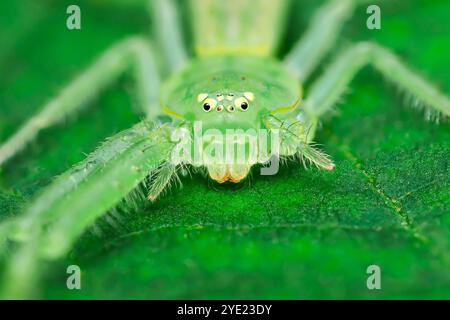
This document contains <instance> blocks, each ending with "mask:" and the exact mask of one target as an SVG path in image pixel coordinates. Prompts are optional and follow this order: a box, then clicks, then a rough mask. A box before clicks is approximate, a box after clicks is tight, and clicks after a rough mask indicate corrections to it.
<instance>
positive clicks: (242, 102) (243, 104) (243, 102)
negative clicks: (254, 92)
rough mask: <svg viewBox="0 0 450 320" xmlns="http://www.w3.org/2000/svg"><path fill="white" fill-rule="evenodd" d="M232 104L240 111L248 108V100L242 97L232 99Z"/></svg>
mask: <svg viewBox="0 0 450 320" xmlns="http://www.w3.org/2000/svg"><path fill="white" fill-rule="evenodd" d="M234 106H235V107H236V108H237V109H239V110H241V111H247V110H248V101H247V99H245V98H244V97H241V98H237V99H236V100H235V101H234Z"/></svg>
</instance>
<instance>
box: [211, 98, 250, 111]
mask: <svg viewBox="0 0 450 320" xmlns="http://www.w3.org/2000/svg"><path fill="white" fill-rule="evenodd" d="M225 108H226V109H227V111H228V112H234V111H235V110H236V109H237V110H240V111H247V110H248V100H247V99H246V98H244V97H240V98H236V99H235V100H234V102H233V104H231V105H228V106H226V107H225V106H223V105H222V104H219V102H218V101H217V100H216V99H213V98H207V99H205V101H203V111H205V112H210V111H212V110H214V109H216V110H217V111H219V112H220V111H222V110H223V109H225Z"/></svg>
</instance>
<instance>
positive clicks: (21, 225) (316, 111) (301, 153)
mask: <svg viewBox="0 0 450 320" xmlns="http://www.w3.org/2000/svg"><path fill="white" fill-rule="evenodd" d="M364 2H366V1H363V0H330V1H328V2H326V3H325V4H324V5H323V6H322V7H321V8H320V9H319V10H318V12H317V13H316V14H315V15H314V17H313V19H312V23H311V25H310V26H309V28H308V29H307V30H306V32H305V33H304V35H303V36H302V38H301V39H300V40H299V41H298V42H297V43H296V44H295V45H294V46H293V48H292V50H291V51H290V52H289V54H288V55H287V56H286V57H284V58H283V59H282V61H279V60H277V59H276V58H275V57H274V56H273V54H274V51H275V49H276V47H277V44H278V42H279V40H280V39H281V34H282V31H283V21H284V20H285V14H286V12H287V10H288V8H289V7H288V6H289V1H288V0H279V1H273V0H246V1H244V0H235V1H234V0H228V1H219V0H190V1H189V9H190V17H191V21H192V31H193V38H194V49H195V53H196V57H192V58H191V59H188V57H187V54H186V51H185V48H184V47H183V45H182V43H183V41H182V36H181V32H180V29H179V23H178V19H177V7H176V5H175V4H174V3H172V1H168V0H154V1H150V5H151V8H152V10H151V11H152V13H153V17H152V19H153V21H154V24H155V25H157V26H160V27H159V28H156V29H157V30H156V31H157V43H158V44H159V46H158V47H157V49H158V51H159V52H162V53H163V56H164V58H165V60H166V62H167V66H168V67H167V68H166V70H163V72H161V70H160V69H159V68H158V66H157V64H156V62H155V56H156V53H155V49H154V48H156V47H152V45H151V43H150V42H149V41H148V40H147V39H145V38H143V37H140V36H135V37H132V38H128V39H125V40H123V41H121V42H120V43H118V44H116V45H114V46H113V47H112V48H110V49H109V50H108V51H107V52H105V53H104V54H103V55H102V56H101V57H100V58H99V59H98V60H97V61H96V62H94V63H93V64H92V66H91V67H89V68H88V69H87V70H86V71H84V72H83V73H82V74H81V75H80V76H79V77H78V78H77V79H75V80H74V81H73V82H71V83H70V84H69V85H68V86H66V87H65V88H64V89H63V90H62V91H61V92H60V94H59V95H57V96H56V97H55V98H54V99H52V100H50V101H49V102H48V104H46V105H45V106H44V107H43V108H42V110H41V111H40V112H39V113H38V114H37V115H35V116H33V117H32V118H31V119H30V120H29V121H28V122H27V123H26V124H25V125H24V126H23V127H21V128H20V129H19V130H18V132H17V133H15V134H14V135H13V136H12V137H11V138H10V139H9V140H8V141H6V143H5V144H3V145H2V146H1V147H0V166H1V165H2V164H3V163H5V162H6V161H7V160H9V159H10V158H12V157H13V156H14V155H16V154H17V153H18V152H19V151H20V150H21V149H23V148H24V147H25V146H26V145H27V143H29V142H30V141H31V140H33V139H34V138H35V137H36V136H37V134H38V133H39V131H40V130H42V129H44V128H47V127H49V126H52V125H54V124H55V123H57V122H59V121H61V120H62V119H64V118H65V117H67V116H69V115H72V114H74V113H76V112H79V111H80V109H81V108H82V106H85V105H88V102H89V99H90V98H92V96H94V95H96V94H98V93H99V92H100V91H101V90H102V89H104V88H105V87H106V86H108V85H110V84H111V83H112V82H113V81H114V80H115V79H117V78H118V77H119V75H121V74H122V73H123V72H125V71H127V70H128V69H130V68H132V69H133V70H134V71H135V74H136V83H137V92H138V95H139V98H140V102H141V106H142V111H143V113H145V114H146V116H147V119H146V120H144V121H142V122H141V123H139V124H137V125H135V126H134V127H132V128H131V129H128V130H125V131H123V132H121V133H119V134H117V135H115V136H113V137H111V138H109V139H108V140H107V141H106V142H105V143H103V144H102V145H101V146H100V147H99V148H98V149H97V150H96V151H95V152H93V153H92V154H91V155H89V156H88V157H87V159H85V160H84V161H82V162H81V163H79V164H77V165H76V166H75V167H73V168H72V169H69V170H68V171H67V172H65V173H63V174H62V175H61V176H59V177H58V178H57V179H56V180H55V181H54V182H53V183H52V184H50V185H49V186H48V187H46V188H45V189H44V190H43V191H42V192H41V193H40V195H38V196H37V197H36V198H35V199H34V200H33V201H32V202H31V203H30V204H29V205H28V206H27V207H26V209H25V211H24V212H23V214H22V215H19V216H18V217H16V218H13V219H11V220H9V221H5V222H3V223H2V224H0V241H1V240H5V239H10V240H12V241H14V242H17V243H19V244H20V245H17V250H16V252H15V255H14V256H13V257H12V259H10V260H11V261H10V262H9V264H8V266H7V268H6V274H5V279H6V281H5V282H4V283H5V284H6V285H5V286H6V288H4V291H5V292H6V293H7V294H9V296H11V295H12V296H14V295H17V296H20V295H22V294H24V292H25V291H26V290H25V289H24V288H20V286H19V288H18V287H17V286H16V285H15V283H16V282H17V281H19V279H20V282H22V283H23V282H26V281H27V280H26V279H28V281H29V282H30V283H32V282H33V281H32V277H33V275H32V273H31V272H28V271H27V270H31V269H33V265H34V264H35V263H37V262H36V261H41V260H50V259H57V258H59V257H61V256H63V255H64V254H66V253H67V252H68V250H70V248H71V246H72V244H73V242H74V241H75V240H76V239H77V238H78V237H79V236H80V234H81V233H82V232H83V231H84V230H85V229H86V228H87V227H88V226H90V225H91V224H92V223H93V222H94V221H95V220H96V219H97V218H99V217H100V216H102V215H103V214H104V213H106V212H107V211H108V210H110V209H111V208H113V207H115V206H117V205H118V204H119V203H120V202H121V201H125V202H127V204H128V205H133V204H134V203H135V199H134V198H133V197H139V196H141V195H140V194H139V193H133V192H132V191H133V190H136V188H138V187H139V186H144V187H145V188H146V190H147V191H148V192H147V194H146V195H145V196H146V197H148V198H149V199H150V200H155V199H156V198H157V197H158V196H159V195H160V194H161V193H162V192H163V191H164V190H165V189H167V188H168V186H169V185H170V184H171V182H173V181H174V180H175V181H176V180H178V174H179V172H181V171H184V170H185V168H186V167H187V166H191V167H195V168H206V172H207V173H208V174H209V176H210V177H211V178H212V179H213V180H215V181H217V182H219V183H224V182H227V181H228V182H235V183H237V182H240V181H242V180H243V179H245V178H246V177H247V176H248V174H249V172H250V169H251V167H252V166H254V165H256V164H260V165H269V164H271V163H272V162H273V161H276V160H277V159H279V158H281V159H283V158H299V159H301V160H303V161H305V160H306V161H309V162H311V163H313V164H314V165H316V166H317V167H319V168H323V169H327V170H331V169H333V168H334V164H333V162H332V161H331V160H330V158H329V157H328V156H327V155H326V154H325V153H324V152H322V151H321V150H319V149H317V148H316V147H315V146H314V144H313V139H314V134H315V131H316V128H317V124H318V121H319V119H320V118H321V117H322V116H323V115H325V114H326V113H327V112H329V111H330V110H332V108H333V107H334V105H335V104H336V103H337V102H338V100H339V98H340V97H341V95H342V93H343V92H344V91H345V89H346V87H347V85H348V84H349V82H350V81H351V80H352V78H353V77H354V76H355V74H356V73H357V72H358V71H359V70H360V69H362V68H363V67H365V66H366V65H372V66H373V67H374V68H375V69H377V70H378V71H380V72H381V73H382V74H383V75H384V76H385V77H386V78H387V79H389V80H390V81H391V82H393V83H395V84H397V85H398V86H399V87H400V88H401V89H402V90H404V91H406V92H407V93H408V94H410V95H412V96H414V97H415V98H416V101H417V102H418V103H420V105H422V106H424V107H425V110H426V113H427V114H428V115H429V116H430V117H431V116H438V115H443V116H448V115H450V101H449V99H448V98H447V97H446V96H445V95H444V94H442V93H440V92H439V91H438V90H437V89H435V88H434V87H433V86H432V85H430V84H429V83H427V82H426V81H425V80H423V79H422V78H421V77H420V76H419V75H417V74H416V73H415V72H413V71H411V70H410V69H409V68H408V67H407V66H405V65H404V64H403V63H402V62H401V61H400V59H399V58H397V57H396V56H395V55H394V54H393V53H391V52H390V51H389V50H387V49H385V48H383V47H380V46H379V45H377V44H374V43H369V42H362V43H357V44H355V45H352V46H350V47H349V48H347V49H346V50H345V51H343V52H342V53H340V54H339V55H338V56H337V57H336V58H335V60H334V61H333V62H332V63H331V64H330V65H329V67H328V69H327V70H326V71H325V72H324V74H323V75H322V76H321V77H319V78H318V80H316V82H315V83H313V84H312V86H311V87H310V89H309V92H308V93H307V94H306V98H305V99H303V92H302V86H301V84H302V83H304V82H306V81H307V80H308V78H309V76H310V75H311V73H312V72H313V71H314V70H315V69H316V68H317V66H318V65H319V64H320V63H321V61H322V59H323V58H324V57H325V55H326V54H327V53H328V52H329V51H330V49H332V48H333V46H334V44H335V42H336V40H337V38H338V35H339V31H340V29H341V28H342V25H343V24H344V23H345V21H346V20H347V19H349V18H350V17H351V15H352V13H353V12H354V10H355V7H356V6H357V5H358V4H360V3H364ZM161 74H170V76H169V77H167V79H165V81H164V82H163V83H161V79H160V78H161ZM162 115H165V116H162ZM167 116H168V117H167ZM167 118H170V120H167ZM197 122H200V123H201V124H202V126H203V129H205V130H209V129H212V130H216V132H219V133H225V132H226V131H227V130H229V129H234V130H241V131H245V132H247V131H248V130H254V131H255V132H256V131H257V130H261V129H263V130H268V131H269V132H271V133H272V132H278V133H279V144H278V145H276V146H275V147H274V145H273V144H270V143H269V145H270V147H267V149H266V150H263V148H259V147H258V148H257V153H258V156H260V155H261V154H262V153H264V155H265V156H264V157H257V158H256V160H255V159H253V158H252V159H250V157H249V154H248V152H247V151H245V152H244V155H245V156H244V161H243V162H237V161H236V159H235V158H231V159H229V158H225V159H223V161H219V162H217V161H216V162H214V161H212V162H210V161H208V160H207V158H205V157H200V159H199V160H198V161H197V162H196V163H194V162H193V161H192V160H190V158H189V157H187V156H186V154H185V155H184V156H181V158H179V159H178V161H173V159H172V156H173V151H174V150H175V149H176V147H177V146H178V144H177V142H176V141H174V140H173V134H174V132H177V130H179V129H183V130H184V132H188V134H187V136H188V137H190V139H191V140H193V139H194V138H193V135H194V123H197ZM203 137H204V136H203ZM246 137H247V136H246ZM253 138H254V137H253ZM258 139H260V138H259V136H257V139H256V140H258ZM273 139H275V138H273ZM214 141H215V140H214V139H212V140H211V139H209V140H207V142H202V143H201V144H200V145H197V147H195V148H190V149H189V150H188V152H187V153H189V152H198V151H200V152H201V151H204V149H207V148H208V146H210V145H211V144H212V143H215V146H216V147H219V149H220V148H221V147H223V146H224V145H225V143H224V142H223V141H219V142H218V143H216V142H214ZM259 142H260V141H256V143H255V141H254V140H253V141H252V142H247V140H245V141H244V142H243V143H242V141H241V142H238V141H236V140H233V142H232V145H233V144H234V146H237V145H239V144H241V145H244V147H245V148H250V147H255V144H258V143H259ZM271 142H273V140H272V141H271ZM258 146H259V144H258ZM245 148H244V149H245ZM194 149H195V150H194ZM275 151H276V152H275ZM267 155H271V156H270V157H268V156H267ZM264 169H269V167H263V168H261V173H262V174H273V172H272V173H270V172H268V171H267V170H266V171H264ZM123 199H125V200H123ZM0 245H1V243H0ZM24 266H25V267H24Z"/></svg>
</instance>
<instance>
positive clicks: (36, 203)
mask: <svg viewBox="0 0 450 320" xmlns="http://www.w3.org/2000/svg"><path fill="white" fill-rule="evenodd" d="M172 147H173V143H172V142H171V141H170V127H169V126H162V127H158V128H155V127H154V126H153V125H152V124H151V123H149V122H147V121H144V122H143V123H140V124H138V125H136V126H135V127H133V128H131V129H129V130H126V131H124V132H122V133H119V134H117V135H116V136H114V137H112V138H111V139H109V140H108V141H107V142H105V143H104V144H103V145H102V146H101V147H100V148H99V149H98V150H96V151H95V152H94V153H92V154H91V155H89V156H88V158H87V159H86V160H84V161H82V162H80V163H79V164H78V165H76V166H75V167H74V168H72V169H70V170H69V171H67V172H66V173H64V174H62V175H61V176H60V177H58V178H57V179H56V180H55V181H54V182H53V183H52V184H51V185H50V186H48V187H46V188H45V189H44V190H43V191H42V192H41V193H40V194H39V195H38V197H37V198H35V199H34V200H33V201H32V202H31V203H30V204H29V205H28V206H27V208H26V209H25V211H24V212H23V214H21V215H19V216H17V217H14V218H12V219H13V220H10V221H5V222H3V223H2V224H1V225H0V232H2V233H3V234H0V239H1V238H3V239H5V238H8V239H10V240H12V241H13V245H14V248H15V250H14V251H13V253H12V255H11V257H10V258H9V259H8V262H7V265H6V268H5V274H4V275H3V276H4V277H3V280H2V281H1V282H0V283H2V284H3V288H1V289H2V291H3V292H2V293H3V294H4V296H5V297H8V298H11V297H19V298H23V297H24V296H27V295H28V294H29V293H30V292H29V290H31V289H32V284H33V283H34V282H35V279H33V277H35V274H34V273H33V272H36V270H37V269H36V268H37V267H38V266H39V265H40V261H42V260H49V259H57V258H60V257H61V256H63V255H64V254H66V253H67V252H68V250H70V248H71V246H72V244H73V242H74V241H75V240H76V239H77V238H78V237H79V236H80V235H81V234H82V232H83V231H84V230H85V229H86V228H87V227H89V226H90V225H91V224H92V223H93V222H94V221H95V220H96V219H97V218H98V217H100V216H101V215H103V214H104V213H105V212H107V211H108V210H109V209H111V208H112V207H114V206H116V205H118V204H119V203H120V201H121V200H122V199H125V202H126V204H127V205H133V203H132V202H133V201H135V197H136V196H139V197H140V198H143V199H145V198H146V197H147V194H135V193H131V192H132V191H133V190H136V187H138V185H139V184H140V183H141V182H142V181H143V180H144V179H145V178H146V177H147V176H148V175H149V174H152V173H153V172H154V171H156V170H157V169H158V168H159V167H160V166H161V165H162V164H164V163H166V162H168V161H169V159H170V153H171V150H172ZM138 191H139V189H137V191H135V192H138ZM127 196H129V197H127ZM27 283H28V284H27Z"/></svg>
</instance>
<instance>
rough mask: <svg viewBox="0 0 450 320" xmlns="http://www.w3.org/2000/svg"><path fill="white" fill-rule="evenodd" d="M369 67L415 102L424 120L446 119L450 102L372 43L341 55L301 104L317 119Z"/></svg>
mask: <svg viewBox="0 0 450 320" xmlns="http://www.w3.org/2000/svg"><path fill="white" fill-rule="evenodd" d="M366 65H372V66H373V67H374V68H375V69H376V70H378V71H380V72H381V74H382V75H383V76H385V77H386V78H387V79H389V80H390V81H392V82H393V83H395V84H396V85H398V86H399V87H400V88H401V89H402V90H404V91H405V92H406V93H407V94H410V95H412V96H413V97H415V98H416V99H417V102H418V103H419V104H421V105H422V106H423V107H424V108H425V109H426V114H427V116H428V118H433V117H435V118H438V117H439V115H443V116H445V117H448V116H450V100H449V98H448V97H447V96H446V95H444V94H443V93H442V92H440V91H439V90H437V89H436V88H435V87H434V86H433V85H431V84H430V83H428V82H427V81H426V80H424V79H423V78H422V77H420V76H419V75H418V74H417V73H416V72H414V71H412V70H411V69H410V68H408V67H407V66H406V65H405V64H404V63H403V62H402V61H401V60H400V59H399V58H398V57H397V56H396V55H394V54H393V53H392V52H390V51H389V50H387V49H386V48H383V47H381V46H379V45H377V44H375V43H370V42H361V43H358V44H356V45H353V46H352V47H351V48H349V49H347V50H346V51H344V52H343V53H341V54H340V55H339V56H338V57H337V58H336V60H335V61H334V62H333V63H331V65H330V66H329V69H328V70H327V71H326V72H325V73H324V74H323V75H322V76H321V77H320V78H319V79H318V80H317V81H316V82H315V83H314V84H313V85H312V87H311V89H310V91H309V94H308V96H307V98H306V100H305V102H304V104H303V106H304V110H305V111H306V112H307V113H308V114H309V115H311V116H313V117H316V118H320V117H321V116H322V115H323V114H324V113H326V112H327V111H329V110H330V109H331V108H332V107H333V106H334V105H335V104H336V103H337V101H338V100H339V98H340V97H341V95H342V93H343V92H344V91H345V89H346V88H347V86H348V84H349V83H350V81H351V80H352V79H353V77H354V76H355V74H356V73H357V72H358V71H359V70H361V69H362V68H363V67H365V66H366Z"/></svg>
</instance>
